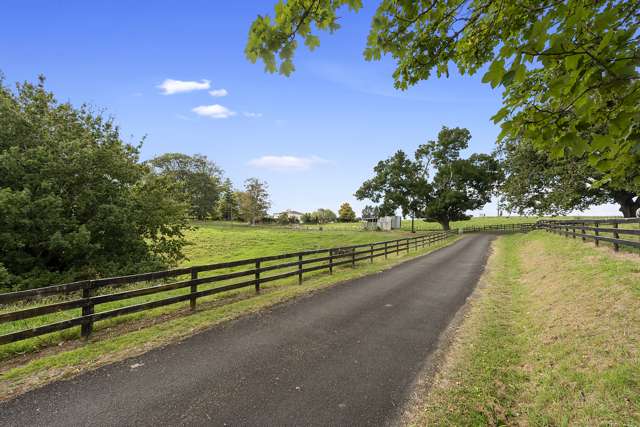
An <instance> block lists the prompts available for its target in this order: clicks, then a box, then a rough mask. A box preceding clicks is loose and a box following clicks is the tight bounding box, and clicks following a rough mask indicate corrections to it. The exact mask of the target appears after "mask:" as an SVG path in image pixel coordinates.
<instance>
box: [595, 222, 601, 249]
mask: <svg viewBox="0 0 640 427" xmlns="http://www.w3.org/2000/svg"><path fill="white" fill-rule="evenodd" d="M594 225H595V228H596V229H595V231H594V234H595V235H596V238H595V239H594V240H595V241H596V246H600V239H599V238H598V236H599V235H600V232H599V231H598V228H599V227H600V224H598V223H597V222H596V223H595V224H594Z"/></svg>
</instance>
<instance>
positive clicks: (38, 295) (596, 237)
mask: <svg viewBox="0 0 640 427" xmlns="http://www.w3.org/2000/svg"><path fill="white" fill-rule="evenodd" d="M633 224H638V225H639V226H640V218H632V219H620V218H618V219H590V220H541V221H538V222H536V223H519V224H493V225H485V226H471V227H464V228H461V229H454V230H447V231H442V230H439V231H433V232H430V233H428V234H421V235H417V236H414V237H407V238H402V239H395V240H387V241H382V242H375V243H364V244H359V245H352V246H343V247H337V248H328V249H315V250H309V251H301V252H294V253H286V254H279V255H272V256H265V257H260V258H252V259H243V260H236V261H229V262H222V263H216V264H209V265H199V266H193V267H185V268H178V269H173V270H165V271H158V272H152V273H142V274H134V275H129V276H120V277H111V278H105V279H95V280H83V281H79V282H73V283H67V284H61V285H53V286H47V287H43V288H37V289H29V290H24V291H17V292H9V293H2V294H0V325H2V324H6V323H10V322H19V321H24V320H27V319H34V318H38V317H39V316H45V315H49V314H52V313H60V312H66V313H67V316H66V317H67V318H65V319H64V320H58V321H54V322H52V323H47V324H43V325H39V326H35V327H32V328H26V329H20V330H17V331H12V332H9V333H5V334H3V335H0V345H2V344H8V343H13V342H17V341H21V340H25V339H29V338H33V337H37V336H41V335H45V334H49V333H52V332H56V331H62V330H65V329H70V328H74V327H78V326H79V327H80V333H81V336H82V337H88V336H89V335H90V334H91V333H92V332H93V326H94V324H95V322H98V321H101V320H105V319H110V318H115V317H119V316H124V315H128V314H132V313H137V312H141V311H146V310H151V309H155V308H158V307H163V306H167V305H172V304H177V303H180V302H183V301H189V306H190V309H191V310H195V309H196V305H197V301H198V298H202V297H206V296H210V295H215V294H220V293H224V292H230V291H233V290H237V289H241V288H246V287H251V286H253V287H254V288H255V292H256V293H260V285H261V284H264V283H269V282H273V281H276V280H282V279H285V278H289V277H294V276H297V279H298V280H297V281H298V283H299V284H302V283H303V277H304V274H305V273H311V272H314V271H322V270H327V271H328V272H329V274H333V272H334V268H335V267H339V266H345V265H350V266H351V267H356V263H357V262H359V261H364V260H368V261H369V262H373V260H374V258H377V257H381V256H384V258H385V259H387V258H388V256H389V255H390V254H395V255H399V254H400V253H401V252H405V251H406V252H407V253H409V250H410V249H411V248H413V249H414V250H418V248H419V247H425V246H428V245H432V244H435V243H438V242H441V241H443V240H446V239H448V238H449V237H451V236H454V235H457V234H463V233H477V232H528V231H531V230H534V229H543V230H547V231H549V232H552V233H557V234H560V235H564V236H566V237H569V236H571V237H573V238H574V239H575V238H576V236H580V238H581V239H582V241H587V240H593V241H594V242H595V244H596V245H599V243H600V242H609V243H611V244H612V245H613V249H614V250H615V251H618V250H619V248H620V247H621V246H628V247H633V248H640V227H636V228H629V226H631V225H633ZM601 225H605V227H601ZM621 225H623V227H620V226H621ZM609 235H610V236H609ZM621 235H622V236H623V237H627V236H629V237H631V238H635V240H629V239H624V238H621V237H620V236H621ZM247 266H250V267H251V268H249V269H242V270H240V271H230V272H229V271H228V270H230V269H236V268H245V267H247ZM219 270H226V271H225V272H223V273H222V274H213V275H206V276H205V277H202V276H201V275H202V274H204V273H209V274H210V273H211V272H216V271H219ZM282 270H285V271H284V272H282ZM271 272H278V274H271V275H267V276H265V275H264V273H271ZM181 276H187V277H188V279H186V280H181V279H180V277H181ZM234 279H243V280H240V281H234ZM230 281H232V283H229V282H230ZM144 282H146V283H145V285H143V286H138V284H140V283H144ZM158 282H160V283H158ZM129 285H131V286H132V288H129V289H127V290H121V289H119V288H122V287H123V286H129ZM204 285H213V287H206V288H205V287H204ZM217 285H219V286H217ZM186 288H189V290H188V292H184V293H180V294H176V292H173V293H172V294H170V295H169V296H165V297H164V298H161V299H157V300H153V301H147V302H142V303H136V302H135V301H133V303H132V304H131V305H127V306H121V307H118V308H114V309H109V310H103V311H100V310H98V311H96V306H98V305H100V304H105V303H111V302H115V301H123V300H128V299H132V298H136V297H142V296H147V295H153V294H159V293H164V292H170V291H176V290H179V289H186ZM7 307H11V310H7V309H6V308H7ZM77 309H80V315H79V316H76V317H73V316H74V315H75V313H73V312H69V310H77ZM76 313H77V312H76ZM69 317H70V318H69ZM10 329H13V328H10ZM5 330H6V329H5Z"/></svg>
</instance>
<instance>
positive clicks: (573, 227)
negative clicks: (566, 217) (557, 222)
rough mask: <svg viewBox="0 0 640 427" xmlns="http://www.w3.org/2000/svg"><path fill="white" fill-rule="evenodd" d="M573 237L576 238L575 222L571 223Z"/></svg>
mask: <svg viewBox="0 0 640 427" xmlns="http://www.w3.org/2000/svg"><path fill="white" fill-rule="evenodd" d="M571 238H572V239H575V238H576V225H575V224H571Z"/></svg>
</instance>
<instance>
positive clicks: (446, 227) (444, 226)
mask: <svg viewBox="0 0 640 427" xmlns="http://www.w3.org/2000/svg"><path fill="white" fill-rule="evenodd" d="M438 222H439V223H440V225H441V226H442V229H443V230H445V231H448V230H451V228H450V227H449V220H448V219H443V220H441V221H438Z"/></svg>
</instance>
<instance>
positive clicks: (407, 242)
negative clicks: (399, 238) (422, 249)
mask: <svg viewBox="0 0 640 427" xmlns="http://www.w3.org/2000/svg"><path fill="white" fill-rule="evenodd" d="M407 253H409V238H407Z"/></svg>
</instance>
